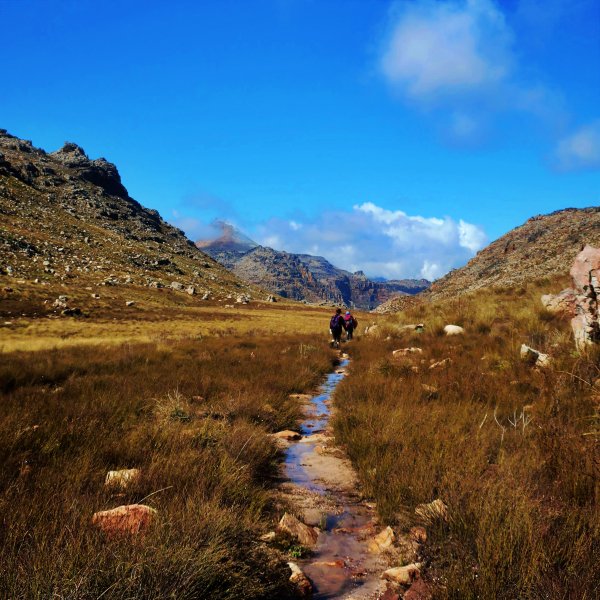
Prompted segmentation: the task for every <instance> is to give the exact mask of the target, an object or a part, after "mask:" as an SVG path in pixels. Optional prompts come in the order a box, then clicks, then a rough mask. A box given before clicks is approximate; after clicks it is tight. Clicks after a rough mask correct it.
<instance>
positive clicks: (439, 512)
mask: <svg viewBox="0 0 600 600" xmlns="http://www.w3.org/2000/svg"><path fill="white" fill-rule="evenodd" d="M415 514H416V515H417V516H418V517H420V518H421V519H422V520H423V521H424V522H425V523H434V522H435V521H439V520H441V521H447V520H448V507H447V506H446V505H445V504H444V503H443V502H442V501H441V500H440V499H439V498H437V499H436V500H434V501H433V502H429V503H428V504H419V505H418V506H417V507H416V508H415Z"/></svg>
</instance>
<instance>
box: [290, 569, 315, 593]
mask: <svg viewBox="0 0 600 600" xmlns="http://www.w3.org/2000/svg"><path fill="white" fill-rule="evenodd" d="M288 567H289V568H290V570H291V571H292V574H291V575H290V581H291V582H292V583H293V584H294V585H295V586H296V589H297V590H298V594H299V595H300V597H301V598H308V597H309V596H311V595H312V584H311V583H310V580H309V579H308V577H307V576H306V575H305V574H304V573H303V571H302V569H301V568H300V567H299V566H298V565H297V564H296V563H294V562H289V563H288Z"/></svg>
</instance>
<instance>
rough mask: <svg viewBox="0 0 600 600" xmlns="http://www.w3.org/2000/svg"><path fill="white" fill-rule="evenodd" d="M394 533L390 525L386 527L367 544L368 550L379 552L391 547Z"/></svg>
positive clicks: (394, 536) (394, 537)
mask: <svg viewBox="0 0 600 600" xmlns="http://www.w3.org/2000/svg"><path fill="white" fill-rule="evenodd" d="M395 539H396V535H395V534H394V530H393V529H392V528H391V527H389V526H388V527H386V528H385V529H384V530H383V531H380V532H379V533H378V534H377V535H376V536H375V537H374V538H373V539H372V540H371V541H370V542H369V544H368V545H367V548H368V549H369V552H373V553H374V554H379V553H381V552H384V551H385V550H387V549H388V548H391V547H392V545H393V543H394V540H395Z"/></svg>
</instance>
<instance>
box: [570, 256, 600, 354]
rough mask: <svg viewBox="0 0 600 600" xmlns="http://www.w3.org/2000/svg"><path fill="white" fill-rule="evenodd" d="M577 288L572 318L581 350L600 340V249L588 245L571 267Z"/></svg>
mask: <svg viewBox="0 0 600 600" xmlns="http://www.w3.org/2000/svg"><path fill="white" fill-rule="evenodd" d="M571 277H572V278H573V287H574V288H575V294H576V296H575V316H574V317H573V319H572V320H571V327H572V328H573V335H574V336H575V344H576V345H577V348H579V349H580V350H581V349H583V348H584V347H585V346H587V345H589V344H595V343H598V342H600V318H599V315H598V301H599V295H600V249H599V248H593V247H592V246H586V247H585V248H584V249H583V250H582V251H581V252H580V253H579V254H578V255H577V257H576V258H575V262H574V263H573V266H572V267H571Z"/></svg>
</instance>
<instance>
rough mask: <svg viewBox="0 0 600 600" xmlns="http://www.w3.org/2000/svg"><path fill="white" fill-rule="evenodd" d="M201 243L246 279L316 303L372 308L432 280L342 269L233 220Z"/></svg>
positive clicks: (290, 296)
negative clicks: (265, 242)
mask: <svg viewBox="0 0 600 600" xmlns="http://www.w3.org/2000/svg"><path fill="white" fill-rule="evenodd" d="M196 245H197V246H198V247H199V248H202V250H203V251H204V252H206V253H207V254H209V255H210V256H212V257H213V258H214V259H215V260H217V261H219V262H220V263H221V264H223V265H225V266H226V267H227V268H228V269H231V270H232V271H233V272H234V273H235V274H236V275H237V276H239V277H240V278H241V279H244V280H245V281H248V282H251V283H254V284H256V285H259V286H261V287H263V288H265V289H267V290H270V291H272V292H274V293H276V294H279V295H281V296H283V297H285V298H291V299H294V300H301V301H302V300H304V301H306V302H311V303H324V304H330V303H335V304H345V305H347V306H354V307H356V308H360V309H364V310H370V309H372V308H375V307H376V306H379V305H380V304H381V303H382V302H385V301H387V300H389V299H390V298H392V297H394V296H397V295H399V294H400V295H402V294H404V295H406V294H416V293H418V292H421V291H422V290H424V289H426V288H427V287H428V286H429V282H428V281H427V280H425V279H416V280H415V279H406V280H401V281H372V280H371V279H368V278H367V277H366V276H365V274H364V273H362V271H357V272H356V273H350V272H348V271H344V270H343V269H338V268H337V267H334V266H333V265H332V264H331V263H330V262H329V261H327V260H326V259H324V258H323V257H321V256H311V255H309V254H292V253H289V252H281V251H278V250H273V249H272V248H266V247H264V246H259V245H258V244H256V243H255V242H253V241H252V240H250V239H249V238H247V237H246V236H244V235H243V234H241V233H240V232H238V231H237V230H235V229H234V228H233V227H231V225H227V224H223V235H222V236H221V237H219V238H218V239H216V240H212V241H206V240H200V241H198V242H196Z"/></svg>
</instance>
